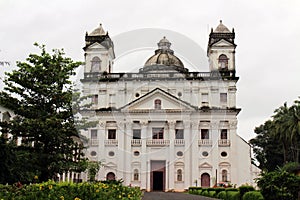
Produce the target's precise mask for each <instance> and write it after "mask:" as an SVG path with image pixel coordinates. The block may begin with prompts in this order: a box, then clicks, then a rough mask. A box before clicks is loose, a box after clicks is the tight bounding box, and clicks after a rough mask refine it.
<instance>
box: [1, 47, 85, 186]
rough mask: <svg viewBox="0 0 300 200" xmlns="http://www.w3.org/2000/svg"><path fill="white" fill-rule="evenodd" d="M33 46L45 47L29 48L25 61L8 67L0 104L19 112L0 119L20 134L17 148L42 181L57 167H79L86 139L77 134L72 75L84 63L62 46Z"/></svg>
mask: <svg viewBox="0 0 300 200" xmlns="http://www.w3.org/2000/svg"><path fill="white" fill-rule="evenodd" d="M35 46H37V47H39V49H40V50H41V53H40V55H38V54H30V55H29V57H28V58H27V59H26V62H17V69H16V70H13V71H12V72H10V73H6V76H7V77H6V78H5V80H4V83H5V87H4V90H3V91H1V92H0V105H2V106H3V107H6V108H8V109H10V110H12V111H13V112H14V113H15V114H16V115H17V116H18V117H16V118H14V119H13V120H11V121H9V122H3V123H1V124H0V125H1V127H2V128H5V129H6V130H7V131H8V133H9V134H10V135H11V136H12V137H11V139H12V140H14V139H17V138H22V143H21V145H18V146H17V147H16V148H17V151H18V152H24V154H25V155H23V156H21V158H25V159H26V160H25V159H24V160H23V162H27V163H30V164H31V166H32V167H33V169H32V168H31V169H30V171H35V172H36V175H38V176H39V180H40V181H46V180H48V179H50V178H52V177H53V176H55V175H56V174H57V173H62V172H64V171H68V170H80V169H81V168H80V166H81V160H82V157H83V155H82V153H81V151H80V150H81V149H82V145H80V144H78V143H76V142H75V139H76V138H77V139H78V136H79V135H78V131H77V130H76V128H75V124H74V116H73V112H72V94H73V88H72V82H71V81H70V77H71V76H72V75H74V74H75V72H74V70H75V69H76V68H77V67H78V66H79V65H80V64H81V63H80V62H73V61H72V60H71V59H70V58H66V57H64V55H65V54H64V52H63V50H53V53H52V54H50V53H47V52H46V50H45V46H39V45H37V44H35ZM28 153H29V155H30V157H31V159H28ZM22 170H29V169H26V168H23V169H22ZM32 178H33V177H31V178H29V177H28V180H27V181H31V180H32Z"/></svg>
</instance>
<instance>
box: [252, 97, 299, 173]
mask: <svg viewBox="0 0 300 200" xmlns="http://www.w3.org/2000/svg"><path fill="white" fill-rule="evenodd" d="M255 133H256V134H257V136H256V137H255V138H253V139H251V140H250V144H252V146H253V151H254V154H255V157H256V159H257V161H258V162H259V167H260V168H261V169H266V170H269V171H272V170H274V169H275V168H276V167H277V166H280V167H281V166H283V165H284V164H285V163H287V162H297V163H298V162H299V157H300V103H299V101H295V102H294V104H293V105H292V106H290V107H288V106H287V104H286V103H284V105H283V106H281V107H279V108H278V109H276V110H275V111H274V115H273V116H272V119H271V120H268V121H266V122H265V123H264V124H263V125H260V126H259V127H256V128H255Z"/></svg>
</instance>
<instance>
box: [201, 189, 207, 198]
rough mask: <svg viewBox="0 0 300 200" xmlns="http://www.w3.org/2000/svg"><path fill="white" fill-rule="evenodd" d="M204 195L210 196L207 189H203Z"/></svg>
mask: <svg viewBox="0 0 300 200" xmlns="http://www.w3.org/2000/svg"><path fill="white" fill-rule="evenodd" d="M201 195H202V196H206V197H209V193H208V191H207V190H202V193H201Z"/></svg>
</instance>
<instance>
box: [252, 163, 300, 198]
mask: <svg viewBox="0 0 300 200" xmlns="http://www.w3.org/2000/svg"><path fill="white" fill-rule="evenodd" d="M257 185H258V187H259V188H260V189H261V193H262V195H263V196H264V198H265V199H268V200H277V199H281V200H290V199H297V197H298V192H299V191H300V176H296V175H294V174H292V173H289V172H287V171H284V170H281V169H278V170H276V171H273V172H263V173H262V176H261V177H260V178H258V181H257Z"/></svg>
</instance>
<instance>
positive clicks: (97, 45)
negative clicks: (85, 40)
mask: <svg viewBox="0 0 300 200" xmlns="http://www.w3.org/2000/svg"><path fill="white" fill-rule="evenodd" d="M87 49H88V50H95V49H106V47H105V46H103V45H101V44H99V43H98V42H95V43H93V44H92V45H90V46H89V47H88V48H87Z"/></svg>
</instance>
